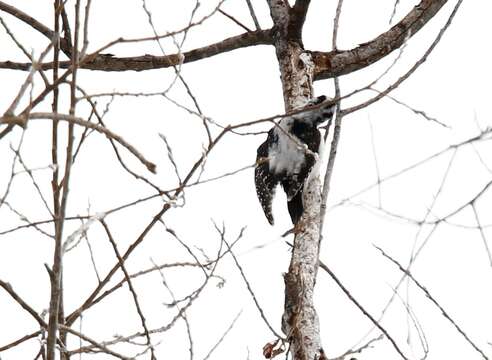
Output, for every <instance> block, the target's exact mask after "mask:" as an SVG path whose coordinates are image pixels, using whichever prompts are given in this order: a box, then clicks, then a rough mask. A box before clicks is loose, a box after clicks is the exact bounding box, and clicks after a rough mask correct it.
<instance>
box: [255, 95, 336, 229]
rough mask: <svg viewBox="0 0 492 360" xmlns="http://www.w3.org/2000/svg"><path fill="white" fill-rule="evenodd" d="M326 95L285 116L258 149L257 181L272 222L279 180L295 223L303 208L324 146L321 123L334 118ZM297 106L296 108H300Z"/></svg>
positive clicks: (267, 215)
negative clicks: (320, 129)
mask: <svg viewBox="0 0 492 360" xmlns="http://www.w3.org/2000/svg"><path fill="white" fill-rule="evenodd" d="M326 99H327V98H326V96H318V97H316V98H313V99H311V100H310V101H309V102H308V103H307V104H306V105H305V106H304V107H302V108H301V109H302V111H300V112H298V113H296V114H293V115H289V116H286V117H283V118H282V119H281V120H280V122H279V123H278V124H276V125H275V126H274V127H273V128H272V129H270V131H269V132H268V136H267V139H266V140H265V142H263V143H262V144H261V145H260V146H259V147H258V150H257V157H256V168H255V185H256V194H257V195H258V199H259V200H260V204H261V206H262V208H263V211H264V213H265V216H266V218H267V220H268V222H269V223H270V224H271V225H273V223H274V220H273V215H272V200H273V198H274V196H275V190H276V187H277V185H278V184H281V185H282V188H283V189H284V191H285V194H286V195H287V208H288V210H289V214H290V217H291V219H292V223H293V224H294V225H296V224H297V223H298V221H299V219H300V218H301V216H302V213H303V212H304V207H303V204H302V194H303V190H304V185H305V183H306V181H307V179H308V177H309V174H310V172H311V170H312V168H313V166H314V165H315V163H316V161H318V159H319V156H318V155H319V153H320V147H321V146H322V142H323V141H322V138H321V133H320V131H319V130H318V126H319V125H320V124H321V123H323V122H325V121H327V120H328V119H331V118H332V116H333V114H334V112H335V105H334V104H332V103H331V102H327V104H326V105H324V106H323V105H322V103H323V102H325V100H326ZM301 109H297V110H301Z"/></svg>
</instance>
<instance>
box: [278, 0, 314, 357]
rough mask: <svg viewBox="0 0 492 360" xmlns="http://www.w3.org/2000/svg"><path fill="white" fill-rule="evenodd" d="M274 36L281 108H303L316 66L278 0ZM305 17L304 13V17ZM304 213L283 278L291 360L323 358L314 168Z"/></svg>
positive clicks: (292, 17)
mask: <svg viewBox="0 0 492 360" xmlns="http://www.w3.org/2000/svg"><path fill="white" fill-rule="evenodd" d="M269 5H270V12H271V16H272V19H273V21H274V24H275V25H274V28H275V30H276V33H275V35H274V37H275V49H276V53H277V59H278V62H279V67H280V73H281V80H282V88H283V94H284V102H285V110H286V111H287V112H288V111H291V110H293V109H295V108H298V107H300V106H303V105H304V104H305V103H306V102H307V101H308V100H309V99H311V98H312V97H313V73H314V63H313V61H312V58H311V55H310V54H309V53H307V52H304V49H303V45H302V41H301V36H300V32H301V28H302V24H300V25H299V27H297V28H296V27H294V26H292V24H293V23H298V20H297V19H296V18H295V16H296V14H295V12H294V11H293V9H292V8H290V7H289V5H288V4H287V3H286V2H285V1H282V0H269ZM304 15H305V14H304ZM303 202H304V214H303V215H302V217H301V221H300V224H301V226H300V227H299V231H298V233H297V234H296V236H295V239H294V246H293V250H292V259H291V262H290V266H289V271H288V273H287V274H285V309H284V315H283V317H282V330H283V331H284V333H285V334H286V335H287V338H288V340H289V343H290V345H291V346H290V351H291V355H292V358H293V359H294V360H317V359H323V358H324V355H323V350H322V346H321V339H320V334H319V321H318V315H317V313H316V309H315V307H314V304H313V293H314V285H315V283H316V274H317V269H318V248H319V223H320V204H321V183H320V180H319V173H318V170H317V167H316V166H315V167H314V168H313V171H312V172H311V174H310V176H309V178H308V180H307V184H306V187H305V191H304V198H303Z"/></svg>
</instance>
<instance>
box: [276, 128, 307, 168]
mask: <svg viewBox="0 0 492 360" xmlns="http://www.w3.org/2000/svg"><path fill="white" fill-rule="evenodd" d="M292 122H293V119H292V118H284V119H282V120H281V121H280V124H279V127H281V129H279V128H278V127H275V129H274V130H273V131H274V132H275V134H276V135H277V137H278V141H277V142H276V143H274V144H272V145H270V147H269V148H268V158H269V160H270V161H269V168H270V171H271V172H272V173H276V174H279V173H283V172H285V173H286V174H287V175H294V174H298V173H299V172H300V170H301V167H302V164H303V163H304V161H305V151H304V149H302V143H301V142H300V141H299V140H298V141H297V142H296V141H294V139H295V138H293V136H292V137H291V136H289V135H287V133H289V130H290V127H291V126H292Z"/></svg>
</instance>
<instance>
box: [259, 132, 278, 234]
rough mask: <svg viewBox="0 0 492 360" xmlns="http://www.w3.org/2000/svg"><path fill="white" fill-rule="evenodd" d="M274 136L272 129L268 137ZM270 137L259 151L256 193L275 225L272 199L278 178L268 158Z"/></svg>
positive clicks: (267, 215) (264, 210)
mask: <svg viewBox="0 0 492 360" xmlns="http://www.w3.org/2000/svg"><path fill="white" fill-rule="evenodd" d="M271 136H273V133H272V131H270V132H269V133H268V137H269V138H270V137H271ZM268 144H269V141H268V139H267V140H266V141H265V142H264V143H263V144H261V145H260V147H259V148H258V151H257V157H256V168H255V185H256V195H257V196H258V200H260V204H261V207H262V208H263V212H264V213H265V216H266V218H267V219H268V222H269V223H270V224H271V225H273V215H272V201H273V197H274V196H275V187H276V186H277V182H278V181H277V179H276V178H275V176H274V174H272V173H271V172H270V167H269V160H268Z"/></svg>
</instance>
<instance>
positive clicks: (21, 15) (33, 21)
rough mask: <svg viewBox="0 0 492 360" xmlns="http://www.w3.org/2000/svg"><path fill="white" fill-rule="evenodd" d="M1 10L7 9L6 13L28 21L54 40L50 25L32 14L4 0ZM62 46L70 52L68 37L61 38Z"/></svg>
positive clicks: (64, 50)
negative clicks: (41, 21)
mask: <svg viewBox="0 0 492 360" xmlns="http://www.w3.org/2000/svg"><path fill="white" fill-rule="evenodd" d="M0 10H1V11H5V12H6V13H8V14H10V15H12V16H14V17H16V18H17V19H19V20H21V21H22V22H24V23H26V24H27V25H29V26H31V27H32V28H33V29H35V30H37V31H38V32H40V33H41V34H43V35H44V36H46V37H47V38H48V39H50V40H52V39H53V38H54V37H55V32H54V31H53V30H51V29H50V28H49V27H47V26H46V25H44V24H42V23H40V22H39V21H38V20H36V19H35V18H33V17H32V16H30V15H28V14H26V13H25V12H23V11H21V10H19V9H17V8H16V7H14V6H12V5H9V4H6V3H4V2H3V1H0ZM60 48H61V49H62V50H63V52H65V53H66V54H70V49H71V46H70V44H69V43H68V41H67V39H66V38H60Z"/></svg>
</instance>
